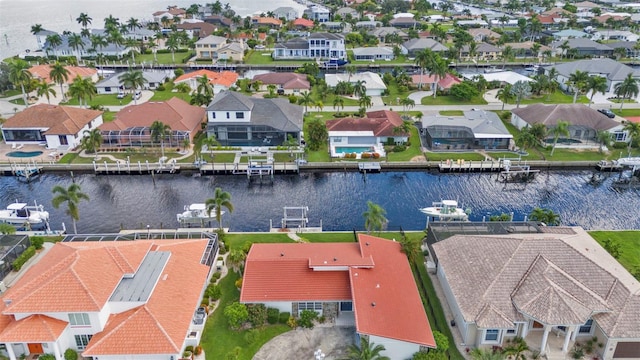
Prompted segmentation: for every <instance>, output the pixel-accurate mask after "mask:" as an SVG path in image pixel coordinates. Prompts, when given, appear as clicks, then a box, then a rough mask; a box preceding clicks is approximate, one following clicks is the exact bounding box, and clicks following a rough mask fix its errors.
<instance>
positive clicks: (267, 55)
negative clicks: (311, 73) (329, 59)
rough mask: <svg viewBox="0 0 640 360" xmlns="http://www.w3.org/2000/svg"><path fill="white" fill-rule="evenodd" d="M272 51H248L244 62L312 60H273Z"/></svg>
mask: <svg viewBox="0 0 640 360" xmlns="http://www.w3.org/2000/svg"><path fill="white" fill-rule="evenodd" d="M271 53H272V51H258V50H252V51H249V53H248V54H247V56H245V57H244V63H245V64H250V65H302V64H304V63H305V62H312V61H313V60H306V61H305V60H273V57H271Z"/></svg>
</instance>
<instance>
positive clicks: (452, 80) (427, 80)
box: [411, 74, 462, 89]
mask: <svg viewBox="0 0 640 360" xmlns="http://www.w3.org/2000/svg"><path fill="white" fill-rule="evenodd" d="M421 78H422V83H423V84H433V82H434V80H435V79H436V78H435V76H432V75H427V74H424V75H420V74H417V75H411V82H412V83H413V84H420V82H421V81H420V79H421ZM461 82H462V80H460V79H459V78H458V77H456V76H454V75H451V74H447V75H446V76H445V77H444V78H441V79H438V86H439V87H440V88H443V89H449V88H451V87H452V86H453V85H455V84H460V83H461Z"/></svg>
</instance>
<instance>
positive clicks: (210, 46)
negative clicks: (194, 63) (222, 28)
mask: <svg viewBox="0 0 640 360" xmlns="http://www.w3.org/2000/svg"><path fill="white" fill-rule="evenodd" d="M226 43H227V38H225V37H222V36H216V35H209V36H207V37H205V38H203V39H200V40H198V41H196V58H198V59H212V60H213V59H216V58H217V52H218V50H219V49H220V48H221V47H222V46H223V45H225V44H226Z"/></svg>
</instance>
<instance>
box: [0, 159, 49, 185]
mask: <svg viewBox="0 0 640 360" xmlns="http://www.w3.org/2000/svg"><path fill="white" fill-rule="evenodd" d="M41 172H42V166H39V165H37V164H36V163H35V162H34V163H26V164H17V163H11V164H9V166H2V167H0V173H2V175H4V176H17V177H19V178H21V179H24V180H27V181H28V180H29V179H30V178H31V177H32V176H35V175H38V174H40V173H41Z"/></svg>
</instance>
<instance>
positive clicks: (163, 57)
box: [136, 52, 193, 64]
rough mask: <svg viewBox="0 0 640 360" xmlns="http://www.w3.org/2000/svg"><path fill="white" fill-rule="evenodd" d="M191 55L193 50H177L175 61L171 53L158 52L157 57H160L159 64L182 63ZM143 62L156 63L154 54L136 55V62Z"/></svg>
mask: <svg viewBox="0 0 640 360" xmlns="http://www.w3.org/2000/svg"><path fill="white" fill-rule="evenodd" d="M191 56H193V54H192V53H191V52H177V53H175V58H176V60H175V61H173V58H172V56H171V53H169V54H156V57H157V58H158V64H182V63H183V62H184V60H185V59H188V58H190V57H191ZM141 62H145V63H147V64H150V63H154V62H155V60H154V57H153V54H142V55H138V56H136V63H141Z"/></svg>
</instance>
